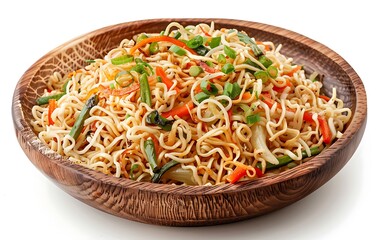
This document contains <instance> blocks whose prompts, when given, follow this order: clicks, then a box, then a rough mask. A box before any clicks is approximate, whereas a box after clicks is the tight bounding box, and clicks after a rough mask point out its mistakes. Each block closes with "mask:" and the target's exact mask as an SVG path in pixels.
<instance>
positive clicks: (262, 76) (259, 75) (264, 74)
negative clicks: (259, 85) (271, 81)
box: [254, 70, 269, 83]
mask: <svg viewBox="0 0 382 240" xmlns="http://www.w3.org/2000/svg"><path fill="white" fill-rule="evenodd" d="M254 76H255V78H256V79H261V80H262V81H263V83H265V82H267V81H268V78H269V75H268V73H267V72H266V71H263V70H260V71H257V72H255V74H254Z"/></svg>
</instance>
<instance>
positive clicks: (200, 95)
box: [195, 92, 210, 103]
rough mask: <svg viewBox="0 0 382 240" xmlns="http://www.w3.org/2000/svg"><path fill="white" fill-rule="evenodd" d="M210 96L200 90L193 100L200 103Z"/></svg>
mask: <svg viewBox="0 0 382 240" xmlns="http://www.w3.org/2000/svg"><path fill="white" fill-rule="evenodd" d="M209 97H210V95H208V94H206V93H205V92H200V93H198V94H196V95H195V100H196V101H197V102H198V103H201V102H203V101H204V100H206V99H208V98H209Z"/></svg>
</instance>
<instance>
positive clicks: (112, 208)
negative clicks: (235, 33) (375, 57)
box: [12, 19, 367, 226]
mask: <svg viewBox="0 0 382 240" xmlns="http://www.w3.org/2000/svg"><path fill="white" fill-rule="evenodd" d="M172 21H177V22H179V23H181V24H183V25H188V24H193V25H195V24H198V23H200V22H204V23H210V22H211V21H214V22H215V26H216V28H221V27H225V28H236V29H239V30H244V31H246V32H247V33H248V34H249V35H250V36H255V37H256V39H257V40H270V41H273V42H274V43H275V44H280V43H281V44H283V50H282V53H283V54H285V55H287V56H290V57H293V58H294V62H296V63H299V64H303V65H304V67H305V69H307V70H308V71H309V70H311V71H313V70H316V71H318V72H320V73H322V74H324V76H325V78H324V92H326V93H331V89H332V88H333V87H336V88H337V93H338V95H339V97H340V98H341V99H343V100H344V103H345V105H346V106H348V107H350V108H351V109H352V111H353V113H354V115H353V117H352V120H351V122H350V124H348V126H347V128H346V131H345V133H344V135H343V137H342V138H341V139H338V140H337V141H336V142H335V143H334V144H333V145H332V146H330V147H329V148H328V149H327V150H325V151H324V152H322V153H321V154H319V155H318V156H316V157H314V158H313V159H312V160H310V161H308V162H306V163H304V164H302V165H300V166H298V167H295V168H293V169H291V170H288V171H285V172H283V173H281V174H279V175H276V176H268V177H263V178H260V179H257V180H253V181H247V182H242V183H239V184H234V185H232V184H224V185H219V186H212V187H202V186H172V185H162V184H153V183H142V182H135V181H131V180H128V179H118V178H115V177H112V176H106V175H104V174H103V173H100V172H96V171H93V170H90V169H87V168H84V167H82V166H79V165H74V164H71V163H70V162H69V161H67V160H65V159H64V158H63V157H61V156H60V155H58V154H56V153H55V152H53V151H52V150H50V149H48V148H47V147H46V146H45V145H44V144H43V143H42V142H41V141H40V140H39V139H38V138H37V136H36V134H35V133H34V132H33V130H32V128H31V126H30V124H29V122H30V119H31V108H32V106H33V105H34V104H35V99H36V98H37V97H38V96H39V95H40V94H41V93H42V92H43V89H44V88H45V87H46V83H45V81H46V80H47V78H48V76H49V75H51V74H52V73H53V72H55V71H60V72H63V73H66V72H69V71H73V70H76V69H78V68H81V67H83V66H85V65H86V63H85V62H84V60H86V59H94V58H97V57H103V55H105V54H106V53H107V52H108V51H109V50H110V49H112V48H114V47H116V46H118V45H119V43H120V41H121V40H122V39H124V38H131V37H132V36H133V35H135V34H137V33H140V32H159V31H160V30H162V29H164V28H165V27H166V26H167V25H168V24H169V23H170V22H172ZM12 115H13V122H14V127H15V131H16V135H17V138H18V141H19V143H20V145H21V147H22V149H23V150H24V152H25V154H26V155H27V156H28V158H29V159H30V161H31V162H32V163H33V164H34V165H35V166H36V167H37V168H38V169H39V170H41V172H43V173H44V174H45V175H46V176H48V177H49V178H50V179H51V180H53V181H54V182H55V183H56V184H57V185H58V186H59V187H61V188H62V189H63V190H65V191H66V192H68V193H69V194H70V195H72V196H73V197H75V198H77V199H79V200H81V201H83V202H85V203H87V204H89V205H91V206H93V207H95V208H97V209H100V210H102V211H105V212H107V213H110V214H114V215H116V216H119V217H123V218H127V219H131V220H135V221H140V222H145V223H151V224H162V225H172V226H199V225H213V224H221V223H227V222H233V221H239V220H243V219H247V218H251V217H255V216H259V215H262V214H265V213H268V212H271V211H274V210H277V209H280V208H282V207H285V206H287V205H290V204H292V203H294V202H296V201H298V200H300V199H302V198H304V197H305V196H307V195H308V194H310V193H312V192H313V191H315V190H316V189H317V188H319V187H320V186H322V185H323V184H324V183H326V182H327V181H328V180H329V179H331V178H332V177H333V176H334V175H335V174H336V173H337V172H338V171H340V169H341V168H342V167H343V166H344V165H345V164H346V163H347V162H348V160H349V159H350V158H351V156H352V155H353V153H354V151H355V150H356V148H357V146H358V144H359V142H360V141H361V139H362V135H363V132H364V130H365V126H366V118H367V99H366V93H365V89H364V86H363V83H362V81H361V79H360V78H359V76H358V75H357V73H356V72H355V71H354V70H353V69H352V67H351V66H350V65H349V64H348V63H347V62H346V61H345V60H344V59H343V58H342V57H341V56H339V55H338V54H337V53H335V52H334V51H332V50H331V49H329V48H327V47H326V46H324V45H322V44H320V43H318V42H316V41H314V40H312V39H309V38H307V37H305V36H302V35H300V34H298V33H295V32H291V31H288V30H286V29H282V28H278V27H274V26H270V25H266V24H261V23H254V22H248V21H239V20H231V19H154V20H144V21H136V22H128V23H122V24H118V25H114V26H110V27H106V28H102V29H99V30H96V31H94V32H91V33H88V34H85V35H83V36H81V37H78V38H77V39H74V40H72V41H70V42H68V43H65V44H63V45H61V46H59V47H57V48H56V49H54V50H52V51H51V52H49V53H48V54H46V55H45V56H43V57H42V58H41V59H39V60H38V61H37V62H36V63H35V64H33V65H32V66H31V67H30V68H29V69H28V70H27V71H26V72H25V74H24V75H23V76H22V77H21V79H20V81H19V82H18V84H17V86H16V88H15V92H14V97H13V105H12ZM73 217H74V216H73Z"/></svg>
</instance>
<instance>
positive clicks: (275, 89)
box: [272, 79, 293, 93]
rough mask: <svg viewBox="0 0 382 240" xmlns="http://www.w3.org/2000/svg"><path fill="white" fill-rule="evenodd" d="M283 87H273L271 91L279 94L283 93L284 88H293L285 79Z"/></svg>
mask: <svg viewBox="0 0 382 240" xmlns="http://www.w3.org/2000/svg"><path fill="white" fill-rule="evenodd" d="M285 82H286V83H285V86H284V87H277V86H274V87H273V88H272V89H273V90H274V91H276V92H279V93H282V92H284V90H285V88H286V87H290V88H292V87H293V83H292V82H291V81H290V80H289V79H286V80H285Z"/></svg>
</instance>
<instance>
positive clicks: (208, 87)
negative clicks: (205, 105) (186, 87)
mask: <svg viewBox="0 0 382 240" xmlns="http://www.w3.org/2000/svg"><path fill="white" fill-rule="evenodd" d="M200 88H201V89H202V91H203V92H204V93H205V94H207V95H216V94H218V91H219V90H218V88H217V87H216V86H215V84H212V83H211V82H210V81H208V80H203V81H202V82H201V83H200Z"/></svg>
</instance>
